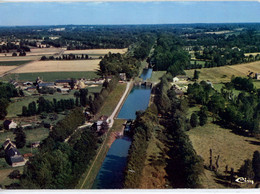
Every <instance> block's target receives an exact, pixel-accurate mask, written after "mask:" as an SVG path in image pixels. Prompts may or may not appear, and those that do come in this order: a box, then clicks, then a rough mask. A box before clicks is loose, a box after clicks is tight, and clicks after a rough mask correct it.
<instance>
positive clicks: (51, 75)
mask: <svg viewBox="0 0 260 194" xmlns="http://www.w3.org/2000/svg"><path fill="white" fill-rule="evenodd" d="M37 77H40V78H41V79H43V81H45V82H53V81H55V80H57V79H70V78H75V79H77V78H86V79H92V78H98V77H99V76H98V75H97V74H96V72H93V71H83V72H81V71H79V72H78V71H77V72H76V71H75V72H41V73H18V74H9V75H6V76H4V77H2V78H1V79H0V80H3V81H6V80H10V79H17V80H20V81H35V80H36V78H37Z"/></svg>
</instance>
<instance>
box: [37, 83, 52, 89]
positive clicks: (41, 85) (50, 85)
mask: <svg viewBox="0 0 260 194" xmlns="http://www.w3.org/2000/svg"><path fill="white" fill-rule="evenodd" d="M38 86H39V88H40V89H41V88H42V87H49V88H54V86H55V85H54V83H53V82H42V83H39V84H38Z"/></svg>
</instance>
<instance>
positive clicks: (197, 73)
mask: <svg viewBox="0 0 260 194" xmlns="http://www.w3.org/2000/svg"><path fill="white" fill-rule="evenodd" d="M199 74H200V71H197V70H195V71H194V75H193V79H194V80H198V79H199Z"/></svg>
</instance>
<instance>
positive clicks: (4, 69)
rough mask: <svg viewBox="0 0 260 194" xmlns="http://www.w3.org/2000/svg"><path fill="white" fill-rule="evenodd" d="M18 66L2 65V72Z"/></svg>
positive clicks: (0, 72) (0, 69) (0, 71)
mask: <svg viewBox="0 0 260 194" xmlns="http://www.w3.org/2000/svg"><path fill="white" fill-rule="evenodd" d="M16 67H18V66H1V67H0V74H3V73H5V72H7V71H10V70H12V69H15V68H16Z"/></svg>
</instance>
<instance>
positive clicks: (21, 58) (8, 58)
mask: <svg viewBox="0 0 260 194" xmlns="http://www.w3.org/2000/svg"><path fill="white" fill-rule="evenodd" d="M39 59H41V56H17V57H12V56H1V55H0V61H1V62H3V61H35V60H39Z"/></svg>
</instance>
